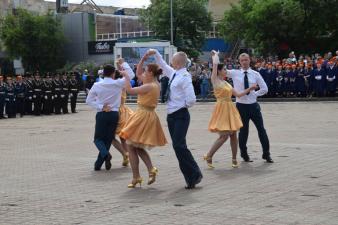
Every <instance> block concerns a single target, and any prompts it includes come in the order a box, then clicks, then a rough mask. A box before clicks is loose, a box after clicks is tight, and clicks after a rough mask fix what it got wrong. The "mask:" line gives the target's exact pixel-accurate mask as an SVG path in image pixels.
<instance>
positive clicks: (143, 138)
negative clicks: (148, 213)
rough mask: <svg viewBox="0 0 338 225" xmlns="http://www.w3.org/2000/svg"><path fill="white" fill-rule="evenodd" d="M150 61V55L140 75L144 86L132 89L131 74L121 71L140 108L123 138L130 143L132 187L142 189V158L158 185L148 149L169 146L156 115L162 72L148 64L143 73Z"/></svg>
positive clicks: (140, 68) (138, 72)
mask: <svg viewBox="0 0 338 225" xmlns="http://www.w3.org/2000/svg"><path fill="white" fill-rule="evenodd" d="M146 58H147V55H145V56H144V57H143V58H142V59H141V61H140V63H139V64H138V66H137V72H136V73H137V77H138V79H140V80H141V81H142V82H143V85H142V86H140V87H135V88H132V87H131V85H130V79H129V77H128V76H127V74H126V73H124V72H121V73H122V74H123V75H124V77H125V78H126V90H127V92H128V93H129V94H137V95H138V99H137V103H138V108H137V110H136V111H135V112H134V113H133V114H132V115H131V116H130V118H129V119H128V121H127V122H126V124H125V126H124V127H123V128H122V131H121V132H120V136H121V137H122V138H124V139H125V140H126V141H127V144H128V151H129V159H130V165H131V168H132V171H133V180H132V182H131V183H130V184H129V185H128V187H129V188H134V187H135V186H136V185H137V184H140V186H141V183H142V181H143V179H142V177H141V176H140V171H139V158H141V160H142V161H143V162H144V163H145V165H146V166H147V169H148V172H149V180H148V185H150V184H152V183H154V182H155V180H156V175H157V173H158V169H157V168H156V167H154V166H153V164H152V162H151V159H150V156H149V154H148V152H147V151H146V149H151V148H153V147H155V146H164V145H165V144H166V143H167V140H166V138H165V136H164V132H163V129H162V126H161V123H160V120H159V118H158V116H157V114H156V112H155V108H156V106H157V103H158V99H159V96H160V84H159V82H158V77H159V76H160V74H162V70H161V69H160V68H159V66H158V65H157V64H148V65H147V66H146V69H145V71H144V72H143V63H144V61H145V60H146Z"/></svg>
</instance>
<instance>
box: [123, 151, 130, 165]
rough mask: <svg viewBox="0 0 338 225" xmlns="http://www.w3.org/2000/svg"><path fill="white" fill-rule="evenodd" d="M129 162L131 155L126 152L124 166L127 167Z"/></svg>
mask: <svg viewBox="0 0 338 225" xmlns="http://www.w3.org/2000/svg"><path fill="white" fill-rule="evenodd" d="M128 164H129V156H128V155H127V154H126V155H124V156H123V161H122V166H124V167H126V166H128Z"/></svg>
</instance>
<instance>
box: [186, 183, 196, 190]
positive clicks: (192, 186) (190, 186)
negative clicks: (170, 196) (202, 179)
mask: <svg viewBox="0 0 338 225" xmlns="http://www.w3.org/2000/svg"><path fill="white" fill-rule="evenodd" d="M184 188H185V189H187V190H189V189H194V188H195V185H194V184H188V185H187V186H185V187H184Z"/></svg>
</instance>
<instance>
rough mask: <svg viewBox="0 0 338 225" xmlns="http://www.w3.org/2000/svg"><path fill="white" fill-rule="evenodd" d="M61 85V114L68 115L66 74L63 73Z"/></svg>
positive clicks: (67, 82)
mask: <svg viewBox="0 0 338 225" xmlns="http://www.w3.org/2000/svg"><path fill="white" fill-rule="evenodd" d="M61 84H62V93H61V109H62V113H63V114H68V99H69V81H68V77H67V74H66V73H64V74H63V76H62V80H61Z"/></svg>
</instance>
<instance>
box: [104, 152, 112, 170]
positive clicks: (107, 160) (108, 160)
mask: <svg viewBox="0 0 338 225" xmlns="http://www.w3.org/2000/svg"><path fill="white" fill-rule="evenodd" d="M111 159H112V156H111V154H110V153H108V155H107V156H106V159H105V166H106V170H110V169H111V162H110V160H111Z"/></svg>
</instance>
